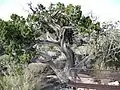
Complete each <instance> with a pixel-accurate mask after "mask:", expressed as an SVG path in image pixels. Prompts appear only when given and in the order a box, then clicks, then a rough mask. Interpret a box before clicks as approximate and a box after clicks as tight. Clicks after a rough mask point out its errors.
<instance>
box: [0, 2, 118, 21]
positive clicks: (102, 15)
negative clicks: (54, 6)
mask: <svg viewBox="0 0 120 90" xmlns="http://www.w3.org/2000/svg"><path fill="white" fill-rule="evenodd" d="M30 1H31V2H32V3H33V4H34V6H35V5H36V4H37V3H42V4H43V5H45V6H49V4H50V3H57V2H62V3H64V4H65V5H67V4H71V3H72V4H74V5H81V8H82V11H83V14H84V15H87V14H88V13H90V12H92V13H93V15H94V16H97V17H98V20H99V21H101V22H103V21H117V20H120V0H0V18H2V19H4V20H8V19H9V16H10V15H11V14H12V13H16V14H18V15H22V16H24V17H26V16H27V14H28V6H27V3H29V2H30Z"/></svg>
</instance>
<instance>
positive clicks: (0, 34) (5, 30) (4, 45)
mask: <svg viewBox="0 0 120 90" xmlns="http://www.w3.org/2000/svg"><path fill="white" fill-rule="evenodd" d="M0 26H1V27H0V38H1V39H0V41H1V51H2V52H0V53H4V54H7V55H9V56H10V57H14V58H13V60H16V61H17V62H20V63H25V62H27V61H28V60H29V59H30V58H31V56H32V55H33V53H34V50H33V49H32V48H31V44H32V43H33V41H34V32H33V31H32V29H30V28H29V26H28V25H27V22H26V20H25V18H23V17H20V16H18V15H16V14H12V15H11V20H9V21H3V20H1V21H0Z"/></svg>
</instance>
